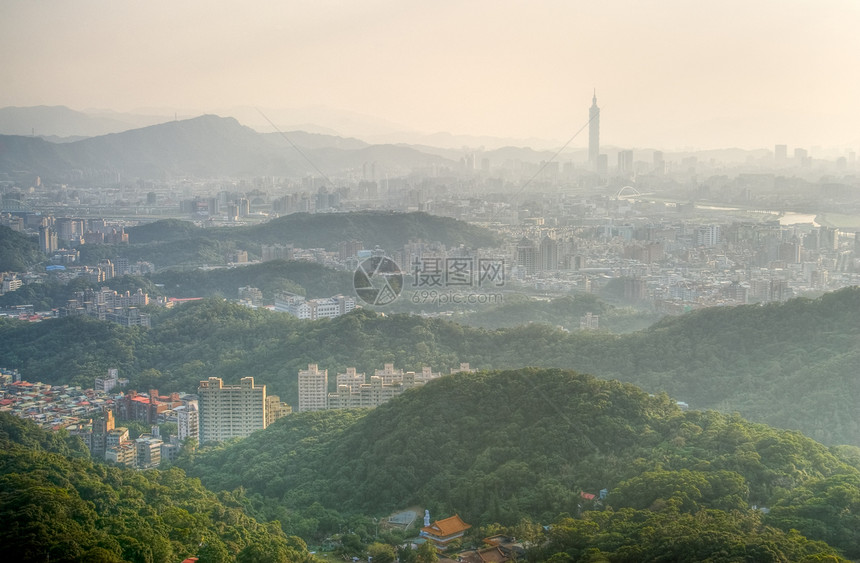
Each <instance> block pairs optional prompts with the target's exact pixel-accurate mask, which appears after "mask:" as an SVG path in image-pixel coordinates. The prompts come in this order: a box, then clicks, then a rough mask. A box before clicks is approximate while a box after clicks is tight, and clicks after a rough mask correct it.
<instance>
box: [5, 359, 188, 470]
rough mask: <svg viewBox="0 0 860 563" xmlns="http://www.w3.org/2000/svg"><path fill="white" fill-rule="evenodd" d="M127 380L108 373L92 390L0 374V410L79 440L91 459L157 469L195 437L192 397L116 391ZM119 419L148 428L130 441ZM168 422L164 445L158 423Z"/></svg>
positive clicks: (14, 373) (113, 373)
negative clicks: (171, 427)
mask: <svg viewBox="0 0 860 563" xmlns="http://www.w3.org/2000/svg"><path fill="white" fill-rule="evenodd" d="M125 383H127V380H124V379H120V378H119V377H118V375H117V370H115V369H111V370H109V371H108V374H107V375H106V376H105V377H97V378H96V379H95V385H94V388H93V389H81V388H80V387H76V386H73V385H49V384H46V383H31V382H28V381H21V378H20V375H19V374H17V373H16V372H8V373H7V372H4V373H2V374H0V397H2V398H0V411H4V412H10V413H12V414H14V415H16V416H18V417H20V418H26V419H28V420H32V421H33V422H35V423H37V424H39V425H40V426H41V427H43V428H45V429H49V430H61V429H66V430H68V431H69V433H70V434H72V435H73V436H79V437H80V438H81V439H82V440H83V442H84V443H85V444H86V445H87V447H88V448H89V450H90V453H91V454H92V455H93V457H95V458H98V459H105V460H108V461H113V462H116V463H119V464H122V465H126V466H128V467H135V468H139V469H146V468H149V467H157V466H158V464H159V463H160V462H161V460H162V459H173V458H175V457H176V455H178V453H179V451H180V450H181V446H182V443H183V442H184V441H185V440H186V439H187V438H193V439H195V440H198V439H199V434H200V432H199V416H198V408H197V397H196V396H195V395H183V394H180V393H171V394H170V395H160V394H159V393H158V390H156V389H151V390H150V391H149V393H138V392H137V391H128V392H121V391H120V392H116V390H118V389H119V388H121V387H123V386H124V384H125ZM117 420H119V421H136V422H140V423H143V424H146V425H149V426H150V427H151V428H152V431H151V432H150V433H145V434H141V435H140V436H139V437H138V438H136V439H134V440H132V439H130V437H129V430H128V428H127V427H124V426H117ZM166 422H173V423H175V424H176V425H177V433H176V434H175V435H172V436H170V437H169V439H167V440H166V441H165V440H163V439H162V437H161V436H160V435H159V430H158V425H159V424H163V423H166Z"/></svg>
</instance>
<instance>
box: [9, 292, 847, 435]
mask: <svg viewBox="0 0 860 563" xmlns="http://www.w3.org/2000/svg"><path fill="white" fill-rule="evenodd" d="M858 310H860V289H858V288H846V289H843V290H840V291H837V292H833V293H828V294H825V295H823V296H822V297H820V298H818V299H795V300H792V301H789V302H787V303H783V304H772V305H766V306H742V307H735V308H717V309H707V310H702V311H697V312H694V313H691V314H688V315H684V316H682V317H676V318H669V319H665V320H663V321H660V322H659V323H657V324H656V325H654V326H653V327H652V328H650V329H648V330H644V331H639V332H635V333H632V334H625V335H612V334H607V333H600V332H598V333H594V332H590V331H579V332H572V333H565V332H563V331H561V330H557V329H554V328H552V327H550V326H547V325H538V324H533V325H528V326H521V327H514V328H505V329H498V330H486V329H480V328H471V327H466V326H462V325H458V324H455V323H453V322H450V321H446V320H442V319H426V318H421V317H417V316H409V315H389V316H379V315H377V314H375V313H373V312H371V311H367V310H358V311H354V312H353V313H351V314H348V315H344V316H342V317H338V318H336V319H331V320H322V321H315V322H308V321H300V320H298V319H295V318H291V317H290V316H289V315H284V314H277V313H272V312H270V311H265V310H256V311H252V310H250V309H247V308H245V307H242V306H239V305H236V304H231V303H226V302H223V301H221V300H204V301H200V302H195V303H190V304H187V305H183V306H182V307H178V308H176V309H174V310H168V311H158V313H157V316H156V317H155V318H154V326H153V328H152V329H150V330H148V331H146V330H141V329H124V328H122V327H117V326H113V327H108V326H106V325H105V324H104V323H100V322H98V321H94V320H91V319H83V318H63V319H56V320H51V321H49V322H42V323H35V324H27V323H21V322H18V321H15V320H12V319H0V338H3V341H4V342H5V343H6V345H5V346H4V347H2V348H0V365H2V366H4V367H8V368H17V369H19V370H21V372H22V374H23V375H24V377H25V378H26V379H29V380H33V381H37V380H41V381H44V382H46V383H68V382H75V383H77V384H80V385H84V386H90V385H92V381H93V378H94V377H96V376H97V375H101V374H103V373H104V372H105V370H107V369H108V368H111V367H116V368H118V369H120V371H121V373H123V374H124V376H126V377H128V378H129V379H130V380H131V383H132V385H133V386H137V388H141V389H147V388H151V387H155V388H158V389H160V390H162V391H174V390H175V391H192V390H194V389H196V387H197V384H198V382H199V381H201V380H204V379H206V378H208V377H209V376H217V377H221V378H223V379H224V380H225V381H226V382H228V383H234V382H236V381H238V379H239V378H240V377H241V376H242V375H246V374H253V375H254V377H255V378H256V379H257V381H258V382H260V383H264V384H266V385H267V386H268V388H269V392H270V393H274V394H278V395H280V396H281V398H282V400H285V401H287V402H288V403H290V404H293V405H295V404H296V400H297V372H298V370H299V369H304V368H305V367H307V364H309V363H315V364H318V365H319V366H320V367H321V368H323V369H328V370H329V374H330V379H331V380H333V379H334V374H335V373H337V372H345V371H346V368H347V367H351V366H354V367H356V368H357V369H358V371H359V372H365V373H372V372H373V370H374V369H379V368H381V367H382V366H383V364H385V363H393V364H395V366H396V367H399V368H404V369H407V370H420V369H421V367H422V366H431V367H433V368H434V370H436V371H440V370H441V371H445V372H447V371H448V370H449V369H450V368H452V367H456V366H458V365H459V364H460V362H470V363H471V365H472V366H473V367H477V368H481V369H507V368H519V367H526V366H537V367H559V368H567V369H575V370H577V371H579V372H581V373H590V374H593V375H595V376H597V377H600V378H602V379H618V380H621V381H627V382H630V383H634V384H636V385H638V386H640V387H642V388H643V389H645V390H646V391H648V392H654V393H659V392H666V393H668V394H669V395H670V396H671V397H673V398H674V399H676V400H680V401H684V402H687V403H689V404H690V406H691V407H693V408H697V409H716V410H719V411H723V412H733V411H737V412H739V413H741V414H742V415H743V416H745V417H747V418H749V419H751V420H754V421H756V422H764V423H767V424H770V425H772V426H776V427H780V428H791V429H795V430H800V431H802V432H804V433H805V434H806V435H807V436H810V437H811V438H814V439H816V440H819V441H821V442H824V443H827V444H850V445H855V446H860V411H858V409H857V408H856V405H855V399H854V398H855V397H857V396H858V395H860V389H858V385H860V382H858V379H857V377H856V366H857V365H858V362H860V348H858V347H857V346H856V342H857V338H858V336H860V315H857V314H856V311H858ZM331 390H333V388H332V389H331Z"/></svg>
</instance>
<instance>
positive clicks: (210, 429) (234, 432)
mask: <svg viewBox="0 0 860 563" xmlns="http://www.w3.org/2000/svg"><path fill="white" fill-rule="evenodd" d="M197 395H198V396H199V397H200V399H199V405H200V413H199V418H200V443H201V444H204V443H206V442H222V441H224V440H229V439H230V438H235V437H237V436H239V437H243V438H244V437H245V436H248V435H250V434H251V433H252V432H254V431H256V430H262V429H263V428H265V427H266V386H265V385H254V378H253V377H243V378H242V379H240V380H239V385H224V382H223V381H222V380H221V378H220V377H210V378H209V380H208V381H201V382H200V386H199V387H198V388H197Z"/></svg>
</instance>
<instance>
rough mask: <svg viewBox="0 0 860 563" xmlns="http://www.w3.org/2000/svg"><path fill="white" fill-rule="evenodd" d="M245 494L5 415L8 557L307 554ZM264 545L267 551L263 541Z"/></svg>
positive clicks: (3, 532) (0, 486)
mask: <svg viewBox="0 0 860 563" xmlns="http://www.w3.org/2000/svg"><path fill="white" fill-rule="evenodd" d="M243 503H244V500H243V498H242V496H241V495H237V494H231V493H221V494H219V495H217V496H216V495H215V494H213V493H212V492H209V491H207V490H206V489H204V488H203V487H202V486H201V485H200V482H199V481H197V480H195V479H190V478H187V477H186V476H185V474H184V473H183V472H182V471H181V470H179V469H171V470H168V471H163V472H162V471H158V470H149V471H144V472H138V471H133V470H130V469H121V468H118V467H110V466H107V465H104V464H95V463H93V462H91V461H90V460H89V456H88V454H87V453H86V448H85V447H84V446H83V443H82V442H80V440H79V439H77V438H75V439H74V440H72V439H70V438H68V437H64V436H62V435H57V434H53V433H47V432H45V431H43V430H40V429H39V428H38V427H36V426H35V425H34V424H32V423H30V422H27V421H22V420H19V419H17V418H15V417H13V416H11V415H9V414H7V413H0V519H2V522H3V525H2V526H0V541H2V544H3V552H4V555H3V557H4V559H6V560H10V561H22V562H30V561H32V562H37V561H39V562H41V561H80V562H94V561H97V562H102V563H108V562H122V561H134V562H138V561H153V562H154V561H181V560H182V559H184V558H185V557H190V556H195V555H196V556H199V557H200V560H201V561H222V562H226V561H247V562H251V561H259V559H258V557H257V555H258V554H259V553H266V554H268V556H269V557H271V559H269V560H270V561H307V560H309V559H310V556H309V554H308V553H307V549H306V547H305V545H304V542H302V541H301V540H300V539H298V538H291V537H287V536H286V535H285V534H284V533H283V531H282V530H281V529H280V527H279V526H278V525H277V524H267V525H266V524H260V523H258V522H257V521H255V520H254V519H253V518H251V517H249V516H248V515H247V514H246V513H245V511H244V509H243ZM261 548H262V551H260V549H261Z"/></svg>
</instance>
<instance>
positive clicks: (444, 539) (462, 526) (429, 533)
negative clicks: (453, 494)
mask: <svg viewBox="0 0 860 563" xmlns="http://www.w3.org/2000/svg"><path fill="white" fill-rule="evenodd" d="M471 527H472V525H471V524H466V523H465V522H463V520H462V519H461V518H460V516H459V515H457V514H455V515H454V516H451V517H450V518H445V519H444V520H436V521H435V522H433V523H432V524H430V525H429V526H424V527H423V528H421V536H422V537H424V538H427V541H429V542H431V543H432V544H433V545H435V546H436V549H438V550H440V551H442V550H444V549H445V548H446V547H448V544H450V543H451V542H452V541H454V540H456V539H457V538H462V537H463V534H465V533H466V530H468V529H469V528H471Z"/></svg>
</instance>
